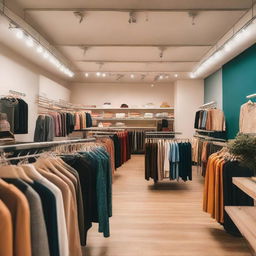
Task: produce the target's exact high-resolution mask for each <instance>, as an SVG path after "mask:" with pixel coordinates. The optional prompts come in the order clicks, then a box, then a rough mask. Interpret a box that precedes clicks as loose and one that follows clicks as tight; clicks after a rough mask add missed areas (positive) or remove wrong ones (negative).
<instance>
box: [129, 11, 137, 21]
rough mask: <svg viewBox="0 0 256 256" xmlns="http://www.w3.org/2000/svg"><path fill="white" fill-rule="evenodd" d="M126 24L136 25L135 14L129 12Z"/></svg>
mask: <svg viewBox="0 0 256 256" xmlns="http://www.w3.org/2000/svg"><path fill="white" fill-rule="evenodd" d="M128 22H129V23H130V24H131V23H136V22H137V18H136V13H135V12H133V11H130V12H129V19H128Z"/></svg>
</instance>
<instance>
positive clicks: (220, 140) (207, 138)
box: [194, 134, 226, 142]
mask: <svg viewBox="0 0 256 256" xmlns="http://www.w3.org/2000/svg"><path fill="white" fill-rule="evenodd" d="M194 137H196V138H201V139H204V140H208V141H219V142H226V140H225V139H219V138H214V137H209V136H203V135H198V134H195V135H194Z"/></svg>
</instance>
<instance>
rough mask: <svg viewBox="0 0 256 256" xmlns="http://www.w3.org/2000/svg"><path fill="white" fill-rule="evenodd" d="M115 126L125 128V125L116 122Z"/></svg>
mask: <svg viewBox="0 0 256 256" xmlns="http://www.w3.org/2000/svg"><path fill="white" fill-rule="evenodd" d="M115 126H117V127H124V126H125V123H122V122H116V123H115Z"/></svg>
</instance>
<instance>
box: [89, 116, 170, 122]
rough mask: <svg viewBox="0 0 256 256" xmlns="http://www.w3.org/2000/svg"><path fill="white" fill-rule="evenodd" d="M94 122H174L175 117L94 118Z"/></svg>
mask: <svg viewBox="0 0 256 256" xmlns="http://www.w3.org/2000/svg"><path fill="white" fill-rule="evenodd" d="M92 119H93V120H97V121H159V120H162V119H166V120H174V118H173V117H171V118H168V117H164V118H144V117H140V118H132V117H126V118H115V117H113V118H105V117H93V118H92Z"/></svg>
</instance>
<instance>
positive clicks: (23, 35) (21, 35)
mask: <svg viewBox="0 0 256 256" xmlns="http://www.w3.org/2000/svg"><path fill="white" fill-rule="evenodd" d="M10 29H12V30H13V31H15V32H16V37H17V38H18V39H23V40H22V41H23V42H24V43H25V44H26V45H27V46H28V47H34V46H36V52H37V53H39V54H41V56H42V57H43V58H44V59H45V60H48V61H49V62H50V63H51V64H53V65H54V66H56V68H58V69H59V70H60V71H61V72H63V73H64V74H65V75H67V76H69V77H73V76H74V75H75V74H74V72H72V71H71V70H70V69H69V68H67V67H66V66H65V65H64V64H62V63H61V62H60V61H59V60H58V59H57V58H56V55H54V54H53V53H52V51H48V50H47V49H44V48H43V46H42V45H41V43H40V42H39V41H38V40H37V39H35V37H33V36H31V35H30V34H29V33H27V32H26V31H24V30H23V29H22V28H17V27H15V29H14V27H13V26H10Z"/></svg>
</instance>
